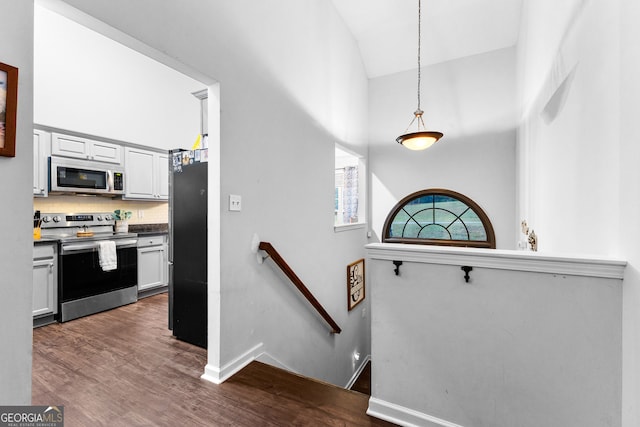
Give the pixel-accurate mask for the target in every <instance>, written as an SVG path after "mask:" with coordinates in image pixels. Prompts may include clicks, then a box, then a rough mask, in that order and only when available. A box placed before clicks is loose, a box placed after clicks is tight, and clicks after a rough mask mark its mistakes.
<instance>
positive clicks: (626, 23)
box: [618, 1, 640, 426]
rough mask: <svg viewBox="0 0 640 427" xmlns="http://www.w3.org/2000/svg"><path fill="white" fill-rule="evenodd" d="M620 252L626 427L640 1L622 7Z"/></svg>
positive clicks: (633, 411) (633, 315)
mask: <svg viewBox="0 0 640 427" xmlns="http://www.w3.org/2000/svg"><path fill="white" fill-rule="evenodd" d="M620 19H621V22H620V28H621V40H620V46H621V64H620V71H621V74H620V77H621V78H620V121H621V126H620V195H621V197H620V210H619V215H620V217H619V220H618V225H619V230H618V233H619V234H620V253H621V254H624V257H625V258H626V259H627V260H628V262H629V265H628V266H627V270H626V276H625V281H624V317H623V332H624V343H625V345H624V356H623V365H622V366H623V372H624V375H623V402H622V403H623V407H622V408H623V412H622V415H623V425H624V426H636V425H638V424H640V339H639V338H638V337H639V336H640V310H638V307H640V251H638V240H637V236H640V222H638V218H640V168H639V167H638V159H640V145H639V144H638V143H637V142H638V141H640V128H639V127H638V114H639V113H640V81H639V80H638V75H640V51H639V50H638V49H637V41H638V40H639V39H640V27H639V26H638V20H639V19H640V3H638V2H634V1H623V2H622V3H621V8H620Z"/></svg>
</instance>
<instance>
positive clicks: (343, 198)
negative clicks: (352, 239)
mask: <svg viewBox="0 0 640 427" xmlns="http://www.w3.org/2000/svg"><path fill="white" fill-rule="evenodd" d="M363 171H364V167H363V162H362V159H361V158H359V157H358V156H355V155H353V154H350V153H347V152H346V151H344V150H342V149H340V148H338V147H337V146H336V148H335V194H334V225H336V226H340V225H347V224H356V223H362V222H364V218H363V215H362V213H361V212H363V206H362V203H361V194H363V191H362V189H363V187H364V186H363V185H362V184H361V182H362V178H363V174H364V172H363Z"/></svg>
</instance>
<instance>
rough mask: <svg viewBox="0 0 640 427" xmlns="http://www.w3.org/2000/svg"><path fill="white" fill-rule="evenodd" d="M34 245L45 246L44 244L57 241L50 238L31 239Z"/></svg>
mask: <svg viewBox="0 0 640 427" xmlns="http://www.w3.org/2000/svg"><path fill="white" fill-rule="evenodd" d="M33 243H34V244H45V243H49V244H51V243H58V239H54V238H51V237H41V238H39V239H37V240H36V239H33Z"/></svg>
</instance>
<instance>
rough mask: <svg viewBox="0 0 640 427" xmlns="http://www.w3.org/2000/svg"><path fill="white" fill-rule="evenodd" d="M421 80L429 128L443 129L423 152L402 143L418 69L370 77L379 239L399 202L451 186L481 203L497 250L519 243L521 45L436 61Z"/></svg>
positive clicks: (374, 218)
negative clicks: (517, 58)
mask: <svg viewBox="0 0 640 427" xmlns="http://www.w3.org/2000/svg"><path fill="white" fill-rule="evenodd" d="M422 78H423V87H422V98H423V102H422V103H423V106H422V108H423V109H424V110H425V112H426V113H425V122H426V125H427V128H428V129H431V130H439V131H441V132H443V133H444V137H443V138H442V139H441V140H440V141H439V142H438V143H437V144H436V145H434V146H433V147H431V148H429V149H428V150H425V151H422V152H414V151H410V150H407V149H405V148H403V147H401V146H400V145H399V144H397V143H396V142H395V138H396V137H397V136H398V135H399V134H401V133H404V130H405V129H406V127H407V125H408V124H409V121H410V120H411V117H412V112H413V111H414V109H415V106H416V105H415V102H416V99H415V93H416V92H415V83H416V75H415V70H414V71H410V72H403V73H398V74H393V75H390V76H386V77H379V78H376V79H372V80H371V81H370V98H369V110H370V123H371V127H370V140H371V147H370V149H369V153H370V161H369V162H370V171H371V180H372V182H371V191H372V197H371V199H372V208H371V219H372V220H371V227H372V230H373V232H374V234H375V237H376V239H377V240H378V241H379V240H380V239H381V236H382V227H383V225H384V220H385V218H386V216H387V214H388V213H389V212H390V211H391V209H392V208H393V206H394V205H395V204H396V203H397V202H398V201H399V200H400V199H402V198H403V197H405V196H407V195H409V194H411V193H413V192H415V191H418V190H422V189H426V188H447V189H450V190H454V191H457V192H459V193H462V194H464V195H466V196H468V197H470V198H471V199H473V200H474V201H475V202H476V203H478V204H479V205H480V207H482V209H483V210H484V211H485V212H486V213H487V215H488V216H489V219H490V220H491V222H492V224H493V227H494V230H495V233H496V245H497V247H498V248H515V247H516V240H517V238H518V237H517V236H516V227H515V223H516V221H515V209H514V206H515V194H516V193H515V191H516V184H515V178H516V175H515V166H514V164H515V144H516V131H515V129H516V122H515V117H516V116H515V106H516V102H515V101H516V86H515V49H513V48H511V49H502V50H498V51H494V52H489V53H486V54H482V55H477V56H473V57H469V58H464V59H460V60H455V61H450V62H447V63H443V64H438V65H434V66H430V67H428V68H425V69H424V70H423V73H422Z"/></svg>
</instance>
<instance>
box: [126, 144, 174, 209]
mask: <svg viewBox="0 0 640 427" xmlns="http://www.w3.org/2000/svg"><path fill="white" fill-rule="evenodd" d="M124 198H126V199H146V200H149V199H151V200H168V199H169V155H168V154H167V153H160V152H157V151H150V150H144V149H140V148H133V147H126V148H125V195H124Z"/></svg>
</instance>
